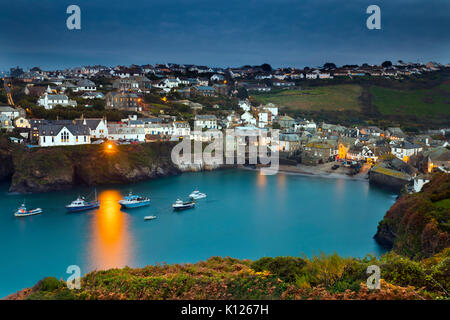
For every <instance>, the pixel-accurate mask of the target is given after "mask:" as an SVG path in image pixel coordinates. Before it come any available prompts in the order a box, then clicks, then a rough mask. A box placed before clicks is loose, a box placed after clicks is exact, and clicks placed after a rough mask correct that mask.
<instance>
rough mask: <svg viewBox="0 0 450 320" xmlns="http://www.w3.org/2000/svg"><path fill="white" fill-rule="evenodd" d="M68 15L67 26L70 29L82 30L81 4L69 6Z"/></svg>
mask: <svg viewBox="0 0 450 320" xmlns="http://www.w3.org/2000/svg"><path fill="white" fill-rule="evenodd" d="M66 13H67V14H70V16H68V17H67V20H66V26H67V29H69V30H81V9H80V7H79V6H77V5H75V4H72V5H70V6H68V7H67V10H66Z"/></svg>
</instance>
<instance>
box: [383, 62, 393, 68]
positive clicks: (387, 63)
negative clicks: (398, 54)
mask: <svg viewBox="0 0 450 320" xmlns="http://www.w3.org/2000/svg"><path fill="white" fill-rule="evenodd" d="M381 66H382V67H383V68H389V67H392V62H390V61H389V60H387V61H385V62H383V63H382V64H381Z"/></svg>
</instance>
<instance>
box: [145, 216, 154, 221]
mask: <svg viewBox="0 0 450 320" xmlns="http://www.w3.org/2000/svg"><path fill="white" fill-rule="evenodd" d="M153 219H156V216H145V217H144V220H153Z"/></svg>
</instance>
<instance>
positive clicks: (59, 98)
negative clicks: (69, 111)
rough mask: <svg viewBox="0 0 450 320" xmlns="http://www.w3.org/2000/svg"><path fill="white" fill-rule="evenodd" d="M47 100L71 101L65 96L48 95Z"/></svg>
mask: <svg viewBox="0 0 450 320" xmlns="http://www.w3.org/2000/svg"><path fill="white" fill-rule="evenodd" d="M47 98H48V99H49V100H69V97H67V96H66V95H65V94H48V95H47Z"/></svg>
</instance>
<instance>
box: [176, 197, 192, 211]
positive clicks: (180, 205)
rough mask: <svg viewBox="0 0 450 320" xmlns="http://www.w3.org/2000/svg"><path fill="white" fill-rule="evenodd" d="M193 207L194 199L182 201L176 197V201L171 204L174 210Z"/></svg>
mask: <svg viewBox="0 0 450 320" xmlns="http://www.w3.org/2000/svg"><path fill="white" fill-rule="evenodd" d="M194 207H195V202H194V201H186V202H185V201H183V200H180V199H177V201H176V202H175V203H174V204H172V208H173V209H174V210H185V209H191V208H194Z"/></svg>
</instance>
